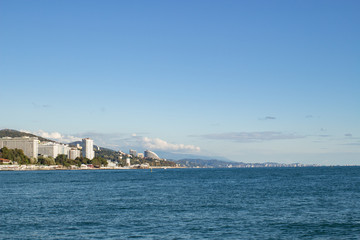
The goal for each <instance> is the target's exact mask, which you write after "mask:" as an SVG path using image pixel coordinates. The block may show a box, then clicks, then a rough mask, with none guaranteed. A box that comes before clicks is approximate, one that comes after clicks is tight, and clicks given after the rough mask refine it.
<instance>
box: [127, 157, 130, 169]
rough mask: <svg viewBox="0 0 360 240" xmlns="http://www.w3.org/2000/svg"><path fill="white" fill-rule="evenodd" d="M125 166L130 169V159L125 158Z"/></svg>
mask: <svg viewBox="0 0 360 240" xmlns="http://www.w3.org/2000/svg"><path fill="white" fill-rule="evenodd" d="M126 166H127V167H130V158H126Z"/></svg>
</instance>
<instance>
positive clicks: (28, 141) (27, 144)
mask: <svg viewBox="0 0 360 240" xmlns="http://www.w3.org/2000/svg"><path fill="white" fill-rule="evenodd" d="M38 145H39V140H38V139H37V138H36V137H15V138H11V137H3V138H0V149H1V148H3V147H7V148H9V149H15V148H17V149H21V150H23V151H24V154H25V155H26V156H28V157H30V158H37V157H38V148H39V147H38Z"/></svg>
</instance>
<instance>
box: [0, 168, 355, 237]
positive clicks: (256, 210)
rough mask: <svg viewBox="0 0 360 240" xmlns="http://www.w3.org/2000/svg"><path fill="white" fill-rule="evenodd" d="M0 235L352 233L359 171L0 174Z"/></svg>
mask: <svg viewBox="0 0 360 240" xmlns="http://www.w3.org/2000/svg"><path fill="white" fill-rule="evenodd" d="M0 216H1V217H0V239H130V238H137V239H360V168H359V167H333V168H331V167H321V168H263V169H168V170H160V169H159V170H153V172H150V170H93V171H34V172H30V171H26V172H0Z"/></svg>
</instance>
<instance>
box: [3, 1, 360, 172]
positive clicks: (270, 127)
mask: <svg viewBox="0 0 360 240" xmlns="http://www.w3.org/2000/svg"><path fill="white" fill-rule="evenodd" d="M359 12H360V2H359V1H318V0H315V1H225V2H224V1H203V0H199V1H181V2H176V1H115V0H107V1H96V0H89V1H83V0H78V1H69V0H62V1H45V0H38V1H24V0H12V1H10V0H2V1H0V29H1V33H2V34H1V37H0V56H1V57H0V83H1V90H2V91H1V94H0V102H1V104H0V106H1V110H2V118H1V121H0V129H5V128H7V129H16V130H20V131H27V132H31V133H34V134H37V135H40V136H43V137H47V138H51V139H56V140H58V141H63V142H69V141H74V140H78V139H80V138H82V137H90V138H93V139H94V142H95V144H97V145H100V146H103V147H109V148H112V149H121V150H123V151H127V150H128V149H129V148H135V149H136V148H137V149H139V150H141V149H144V148H148V149H151V150H153V151H155V152H156V151H165V152H174V153H182V154H194V155H200V156H224V157H226V158H228V159H231V160H234V161H241V162H249V163H251V162H280V163H293V162H299V163H304V164H321V165H331V164H337V165H345V164H357V165H358V164H360V124H359V123H360V111H359V109H360V94H359V92H360V81H359V76H360V67H359V65H360V61H359V59H360V45H359V42H360V28H359V27H358V26H359V25H360V15H359Z"/></svg>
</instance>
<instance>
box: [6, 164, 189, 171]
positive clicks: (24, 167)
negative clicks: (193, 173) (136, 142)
mask: <svg viewBox="0 0 360 240" xmlns="http://www.w3.org/2000/svg"><path fill="white" fill-rule="evenodd" d="M152 168H153V169H176V168H186V167H166V166H154V167H140V168H139V167H138V166H134V167H131V166H130V167H100V168H95V167H93V168H91V167H86V168H84V167H78V166H75V165H72V166H70V167H64V166H62V165H50V166H44V165H0V171H39V170H44V171H48V170H134V169H149V170H150V169H152Z"/></svg>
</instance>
